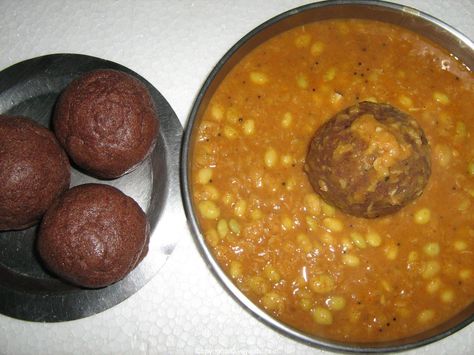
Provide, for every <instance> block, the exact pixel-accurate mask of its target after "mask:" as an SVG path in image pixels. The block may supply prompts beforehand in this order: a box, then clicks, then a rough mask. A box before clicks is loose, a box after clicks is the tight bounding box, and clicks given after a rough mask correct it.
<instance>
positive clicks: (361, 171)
mask: <svg viewBox="0 0 474 355" xmlns="http://www.w3.org/2000/svg"><path fill="white" fill-rule="evenodd" d="M305 170H306V173H307V175H308V178H309V181H310V183H311V185H312V187H313V189H314V190H315V191H316V192H317V193H319V194H320V195H321V197H322V198H323V199H324V200H326V201H327V202H329V203H331V204H333V205H334V206H336V207H338V208H339V209H341V210H342V211H343V212H346V213H348V214H351V215H354V216H357V217H365V218H375V217H379V216H384V215H387V214H390V213H394V212H396V211H398V210H399V209H401V208H402V207H403V206H405V205H406V204H408V203H409V202H411V201H413V200H414V199H416V198H417V197H419V196H420V195H421V194H422V193H423V189H424V187H425V186H426V184H427V182H428V180H429V176H430V174H431V160H430V147H429V144H428V141H427V139H426V137H425V134H424V132H423V130H422V128H421V127H420V126H419V125H418V123H417V122H416V121H415V119H414V118H412V117H411V116H409V115H407V114H405V113H403V112H402V111H400V110H398V109H396V108H395V107H393V106H391V105H388V104H379V103H372V102H361V103H359V104H356V105H354V106H351V107H349V108H347V109H345V110H344V111H342V112H340V113H338V114H336V115H335V116H334V117H332V118H331V119H329V120H328V121H326V122H325V123H324V124H323V125H322V126H321V127H320V128H319V129H318V130H317V132H316V134H315V136H314V138H313V139H312V141H311V144H310V147H309V151H308V154H307V157H306V162H305Z"/></svg>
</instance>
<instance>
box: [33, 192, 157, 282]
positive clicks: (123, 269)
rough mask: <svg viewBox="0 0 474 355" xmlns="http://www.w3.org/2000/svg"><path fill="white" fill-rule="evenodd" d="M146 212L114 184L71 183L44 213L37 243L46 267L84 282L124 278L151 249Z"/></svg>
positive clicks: (69, 280)
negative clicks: (68, 188)
mask: <svg viewBox="0 0 474 355" xmlns="http://www.w3.org/2000/svg"><path fill="white" fill-rule="evenodd" d="M149 238H150V226H149V223H148V219H147V216H146V214H145V213H144V212H143V210H142V209H141V208H140V206H139V205H138V204H137V203H136V202H135V200H134V199H132V198H131V197H128V196H127V195H125V194H124V193H123V192H121V191H120V190H118V189H116V188H115V187H112V186H109V185H103V184H84V185H79V186H75V187H73V188H71V189H70V190H68V191H67V192H66V193H64V194H63V195H62V196H61V198H60V199H58V200H57V201H56V202H55V203H54V204H53V205H52V206H51V208H50V209H49V210H48V211H47V212H46V214H45V215H44V218H43V221H42V222H41V225H40V230H39V234H38V239H37V248H38V252H39V255H40V257H41V259H42V260H43V262H44V264H45V265H46V267H47V268H48V269H49V270H51V271H52V272H53V273H54V274H56V275H57V276H59V277H60V278H62V279H64V280H66V281H68V282H70V283H72V284H75V285H77V286H82V287H86V288H99V287H104V286H107V285H110V284H113V283H115V282H117V281H119V280H121V279H123V278H124V277H125V276H126V275H127V274H128V273H130V272H131V271H132V270H133V269H134V268H135V267H136V266H137V265H138V264H139V263H140V261H141V260H142V259H143V258H144V257H145V255H146V254H147V252H148V242H149Z"/></svg>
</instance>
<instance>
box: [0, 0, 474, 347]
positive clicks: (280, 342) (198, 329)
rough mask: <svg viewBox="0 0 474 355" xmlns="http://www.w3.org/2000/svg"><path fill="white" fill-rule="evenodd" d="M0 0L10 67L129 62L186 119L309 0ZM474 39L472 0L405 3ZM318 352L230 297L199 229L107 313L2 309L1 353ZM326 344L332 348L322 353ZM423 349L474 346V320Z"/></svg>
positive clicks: (0, 63) (0, 41)
mask: <svg viewBox="0 0 474 355" xmlns="http://www.w3.org/2000/svg"><path fill="white" fill-rule="evenodd" d="M308 2H309V1H297V0H294V1H290V0H279V1H273V0H265V1H262V0H240V1H230V0H228V1H219V0H215V1H212V0H202V1H184V0H176V1H153V2H151V1H149V2H145V1H105V0H104V1H89V2H85V1H67V2H65V1H34V2H33V1H18V0H16V1H9V2H7V1H6V0H0V13H1V14H2V21H1V22H0V48H1V50H2V52H1V56H0V70H1V69H3V68H6V67H8V66H10V65H12V64H14V63H16V62H19V61H21V60H25V59H28V58H32V57H36V56H39V55H44V54H50V53H67V52H69V53H82V54H88V55H93V56H97V57H101V58H104V59H108V60H112V61H115V62H118V63H120V64H122V65H125V66H127V67H129V68H130V69H132V70H134V71H136V72H138V73H139V74H140V75H142V76H144V77H145V78H146V79H147V80H149V81H150V82H151V83H152V84H153V85H154V86H155V87H156V88H158V90H159V91H160V92H161V93H162V94H163V95H164V96H165V97H166V98H167V100H168V101H169V102H170V104H171V106H172V107H173V108H174V110H175V112H176V114H177V115H178V117H179V118H180V120H181V122H182V123H183V124H184V123H185V120H186V117H187V115H188V113H189V110H190V108H191V105H192V102H193V100H194V97H195V96H196V94H197V92H198V90H199V88H200V86H201V84H202V82H203V81H204V79H205V77H206V76H207V74H208V73H209V72H210V70H211V69H212V68H213V66H214V65H215V64H216V63H217V61H218V60H219V59H220V57H221V56H222V55H223V54H224V53H225V52H226V51H227V49H229V48H230V47H231V45H233V44H234V43H235V42H236V41H237V40H239V39H240V38H241V37H242V36H243V35H244V34H246V33H247V32H249V31H250V30H251V29H253V28H254V27H255V26H257V25H259V24H260V23H262V22H263V21H265V20H267V19H269V18H271V17H273V16H274V15H277V14H278V13H280V12H283V11H285V10H288V9H290V8H293V7H296V6H298V5H301V4H304V3H308ZM397 2H400V3H403V4H405V5H409V6H413V7H416V8H418V9H420V10H422V11H424V12H428V13H430V14H432V15H434V16H436V17H438V18H440V19H441V20H443V21H445V22H447V23H449V24H451V25H453V26H454V27H456V28H458V29H459V30H461V31H462V32H463V33H464V34H466V35H467V36H468V37H470V38H474V1H473V0H458V1H446V0H409V1H397ZM311 351H313V352H315V353H317V352H318V350H315V349H311V348H309V347H307V346H305V345H302V344H299V343H297V342H295V341H293V340H290V339H288V338H286V337H283V336H281V335H279V334H277V333H276V332H274V331H273V330H271V329H269V328H268V327H266V326H264V325H263V324H261V323H260V322H258V321H257V320H256V319H255V318H253V317H252V316H251V315H249V314H248V313H247V312H244V311H243V310H242V308H241V307H240V306H239V305H238V304H237V303H236V302H235V301H234V300H233V299H232V298H231V297H230V296H228V295H227V294H226V292H225V291H224V290H223V289H222V287H221V286H220V285H219V284H218V282H217V281H216V280H215V279H214V277H213V276H212V275H211V273H210V272H209V271H208V270H207V268H206V266H205V264H204V262H203V261H202V258H201V256H200V255H199V253H198V251H197V249H196V246H195V244H194V243H193V241H192V238H191V235H190V234H187V235H183V236H181V241H180V243H179V245H178V247H177V249H176V250H175V252H174V253H173V255H172V256H171V258H170V259H169V261H168V262H167V264H166V265H165V266H164V268H163V269H161V271H160V273H159V274H158V275H157V276H156V277H155V278H154V279H153V280H152V281H150V283H149V284H148V285H146V286H145V287H144V288H143V289H142V290H140V291H139V292H138V293H137V294H135V295H134V296H133V297H131V298H130V299H128V300H126V301H125V302H123V303H121V304H119V305H118V306H116V307H114V308H112V309H110V310H108V311H106V312H103V313H101V314H99V315H96V316H93V317H90V318H86V319H82V320H78V321H72V322H66V323H56V324H41V323H29V322H24V321H19V320H15V319H11V318H7V317H4V316H0V353H1V354H72V353H75V354H79V353H81V354H85V353H93V354H96V353H100V354H147V353H166V354H170V353H178V354H182V353H184V354H187V353H212V354H238V353H241V354H247V353H252V354H256V353H258V354H260V353H275V354H276V353H278V354H282V353H289V354H291V353H293V354H296V353H297V354H301V353H308V352H311ZM320 352H321V353H323V352H322V351H320ZM410 353H416V354H473V353H474V324H471V326H469V327H467V328H465V329H463V330H462V331H460V332H458V333H457V334H455V335H453V336H451V337H449V338H447V339H444V340H442V341H440V342H437V343H436V344H433V345H429V346H425V347H423V348H420V349H417V350H416V351H413V352H410Z"/></svg>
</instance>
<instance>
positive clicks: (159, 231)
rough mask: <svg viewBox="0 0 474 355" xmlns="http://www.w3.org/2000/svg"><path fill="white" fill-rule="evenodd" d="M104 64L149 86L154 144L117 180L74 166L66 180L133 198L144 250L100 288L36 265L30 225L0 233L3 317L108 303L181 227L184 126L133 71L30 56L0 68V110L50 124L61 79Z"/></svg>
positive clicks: (141, 278)
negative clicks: (120, 276)
mask: <svg viewBox="0 0 474 355" xmlns="http://www.w3.org/2000/svg"><path fill="white" fill-rule="evenodd" d="M105 68H108V69H116V70H121V71H123V72H126V73H128V74H131V75H132V76H134V77H136V78H137V79H139V80H140V81H141V82H143V83H144V84H145V85H146V86H147V88H148V90H149V91H150V93H151V96H152V98H153V100H154V102H155V105H156V107H157V111H158V117H159V120H160V130H159V137H158V140H157V145H156V147H155V149H154V151H153V153H152V154H151V156H150V157H149V158H148V159H146V160H145V161H144V162H143V163H142V164H141V165H140V166H139V167H138V168H137V169H136V170H135V171H133V172H132V173H130V174H127V175H125V176H123V177H121V178H119V179H116V180H106V181H103V180H97V179H95V178H92V177H90V176H88V175H86V174H84V173H83V172H80V171H79V170H77V169H75V168H73V169H72V176H71V186H75V185H80V184H83V183H87V182H100V183H105V184H109V185H113V186H115V187H117V188H119V189H120V190H122V191H123V192H124V193H125V194H127V195H128V196H131V197H133V198H134V199H135V200H136V201H137V202H138V204H139V205H140V206H141V207H142V209H143V210H144V211H145V212H146V213H147V215H148V218H149V220H150V225H151V233H152V234H151V238H150V248H149V252H148V255H147V256H146V257H145V259H144V260H143V261H142V262H141V263H140V265H139V266H138V267H137V268H136V269H135V270H134V271H133V272H132V273H130V274H129V275H128V276H127V277H126V278H125V279H124V280H122V281H120V282H117V283H115V284H113V285H111V286H109V287H106V288H102V289H95V290H92V289H83V288H78V287H74V286H71V285H69V284H67V283H64V282H62V281H61V280H59V279H57V278H55V277H54V276H52V275H50V274H49V273H48V272H47V271H46V270H45V269H44V268H43V267H42V265H41V263H40V260H39V258H38V257H37V255H36V251H35V235H36V228H37V227H36V226H34V227H32V228H29V229H26V230H23V231H14V232H3V233H0V313H3V314H5V315H7V316H10V317H15V318H19V319H24V320H30V321H41V322H57V321H67V320H73V319H78V318H84V317H87V316H90V315H93V314H96V313H99V312H102V311H104V310H106V309H108V308H110V307H113V306H114V305H116V304H118V303H120V302H121V301H123V300H125V299H126V298H128V297H129V296H131V295H133V294H134V293H135V292H136V291H138V290H139V289H140V288H141V287H142V286H143V285H145V284H146V283H147V282H148V281H149V280H150V279H151V278H152V277H153V276H154V275H155V274H156V273H157V272H158V270H159V269H160V268H161V267H162V266H163V265H164V263H165V262H166V260H167V258H168V256H169V255H170V254H171V253H172V251H173V249H174V247H175V246H176V243H177V241H178V236H180V235H183V233H184V232H183V231H185V230H186V222H185V218H184V214H183V213H182V207H181V206H182V205H181V198H180V190H179V183H178V181H179V170H178V157H179V148H180V140H181V135H182V127H181V124H180V123H179V120H178V118H177V117H176V114H175V113H174V112H173V109H172V108H171V106H170V105H169V104H168V102H167V101H166V100H165V98H164V97H163V96H162V95H161V94H160V93H159V92H158V91H157V90H156V89H155V88H154V87H153V86H152V85H151V84H150V83H148V82H147V81H146V80H145V79H143V78H142V77H140V76H139V75H138V74H136V73H134V72H132V71H131V70H130V69H127V68H125V67H123V66H121V65H119V64H116V63H113V62H110V61H106V60H103V59H99V58H94V57H89V56H85V55H77V54H54V55H47V56H43V57H38V58H34V59H30V60H27V61H24V62H21V63H18V64H15V65H13V66H11V67H9V68H7V69H5V70H3V71H2V72H0V113H5V114H11V115H24V116H28V117H31V118H32V119H34V120H36V121H37V122H39V123H41V124H42V125H44V126H46V127H49V126H50V118H51V114H52V112H53V109H54V105H55V102H56V100H57V98H58V96H59V94H60V92H61V91H62V90H63V89H64V88H65V87H66V85H67V84H69V83H70V82H71V80H73V79H75V78H76V77H78V76H80V75H81V74H83V73H85V72H88V71H91V70H95V69H105Z"/></svg>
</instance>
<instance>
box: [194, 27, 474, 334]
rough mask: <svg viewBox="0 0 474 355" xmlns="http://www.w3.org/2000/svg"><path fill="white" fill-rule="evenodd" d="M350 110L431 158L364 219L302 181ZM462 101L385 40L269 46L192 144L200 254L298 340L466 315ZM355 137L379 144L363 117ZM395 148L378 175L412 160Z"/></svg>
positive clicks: (446, 74)
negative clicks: (416, 187)
mask: <svg viewBox="0 0 474 355" xmlns="http://www.w3.org/2000/svg"><path fill="white" fill-rule="evenodd" d="M361 102H369V103H381V104H384V105H385V104H388V105H391V106H393V107H395V108H396V109H397V110H399V111H400V112H403V113H404V114H406V115H408V116H409V117H411V118H413V119H414V120H415V121H416V122H417V124H418V125H419V127H420V128H421V129H422V130H423V132H424V135H425V136H426V138H425V139H426V143H427V146H428V147H429V151H428V154H429V159H430V162H429V164H430V166H428V168H429V169H430V172H431V175H430V176H429V179H426V181H425V182H423V183H422V185H423V189H422V191H416V193H415V195H416V196H414V198H412V199H411V200H410V201H409V202H408V203H407V204H406V205H404V206H403V207H402V208H400V209H398V210H396V211H391V212H392V213H388V214H385V215H381V216H369V217H376V218H362V217H360V216H354V215H352V214H350V213H346V212H343V210H342V209H340V208H336V207H335V206H334V205H333V204H330V203H327V202H326V201H327V199H326V198H324V199H323V197H324V196H323V195H320V194H319V193H316V192H315V191H317V189H313V187H312V185H311V183H310V181H309V178H308V174H307V171H305V164H307V161H306V160H307V156H308V150H309V147H310V144H311V141H312V139H313V137H314V136H315V132H316V131H317V130H318V128H320V127H321V126H323V125H324V123H325V122H327V121H328V120H329V119H330V118H331V117H333V116H335V115H336V114H338V113H339V112H341V111H343V110H346V109H347V108H349V107H351V106H353V105H356V104H359V103H361ZM473 102H474V75H473V74H472V72H470V71H469V70H468V69H467V68H466V67H464V66H463V65H462V63H459V62H458V61H457V60H456V59H455V58H453V57H452V56H450V55H449V53H447V52H446V51H444V50H443V49H440V48H439V47H437V46H436V45H434V44H432V43H431V42H429V41H427V40H425V39H424V38H422V37H420V36H418V35H416V34H414V33H412V32H409V31H407V30H404V29H401V28H399V27H395V26H393V25H388V24H383V23H378V22H372V21H366V20H331V21H321V22H318V23H314V24H310V25H305V26H303V27H298V28H295V29H292V30H290V31H287V32H284V33H282V34H280V35H278V36H276V37H274V38H272V39H270V40H268V41H267V42H265V43H264V44H262V45H260V46H259V47H257V48H256V49H254V50H253V51H252V52H251V53H250V54H248V55H247V56H246V57H245V58H243V59H242V60H241V62H240V63H239V64H238V65H236V66H235V67H234V68H233V69H232V71H231V72H230V73H229V74H228V75H227V77H226V78H225V79H224V81H223V82H222V83H221V85H220V87H219V88H218V89H217V91H216V92H215V94H214V96H213V97H212V99H211V101H210V103H209V105H208V107H207V109H206V111H205V113H204V115H203V117H202V119H201V120H200V121H199V122H198V123H197V127H196V131H195V133H194V141H193V142H194V143H193V150H192V151H193V153H192V154H193V156H192V173H191V178H192V194H193V202H194V206H195V210H196V214H197V217H198V220H199V225H200V229H201V231H202V234H203V236H204V238H205V239H206V242H207V244H208V245H209V247H210V248H211V250H212V251H213V254H214V256H215V258H216V259H217V261H218V262H219V263H220V265H221V266H222V268H223V269H224V270H225V271H226V272H227V274H228V276H229V277H230V278H231V279H232V280H233V282H234V283H235V284H236V285H237V286H238V287H239V289H240V290H242V291H243V292H244V293H245V295H247V296H248V297H249V298H250V299H251V300H252V301H253V302H254V303H255V304H257V305H259V306H260V307H261V308H262V309H264V310H265V311H266V312H267V313H269V314H270V315H272V316H273V317H275V318H277V319H279V320H280V321H282V322H284V323H286V324H288V325H290V326H293V327H295V328H297V329H300V330H302V331H304V332H307V333H309V334H313V335H316V336H322V337H326V338H330V339H334V340H339V341H349V342H373V341H385V340H393V339H400V338H403V337H407V336H411V335H414V334H417V333H419V332H422V331H424V330H427V329H429V328H432V327H434V326H436V325H437V324H439V323H441V322H443V321H445V320H447V319H449V318H451V317H452V316H453V315H455V314H456V313H458V312H460V311H461V310H463V309H464V308H465V307H466V306H467V305H469V304H471V303H472V302H473V300H474V255H473V253H474V213H473V212H474V204H473V202H474V141H473V136H472V135H473V134H474V117H473V110H472V103H473ZM354 122H355V121H354ZM352 126H353V127H351V129H352V130H353V131H356V132H358V134H360V135H362V136H367V135H369V136H373V135H376V133H377V132H378V131H377V122H376V121H374V118H373V117H371V115H369V116H367V115H365V116H364V117H361V119H360V120H358V121H357V122H355V123H353V124H352ZM364 129H368V130H369V131H368V132H366V133H364V131H363V130H364ZM382 131H383V130H382ZM382 133H383V132H382ZM387 137H388V138H387V139H391V138H390V135H388V136H387ZM384 142H385V143H386V142H387V141H386V140H383V139H382V141H381V142H379V143H380V145H383V144H384ZM393 147H396V148H397V147H398V148H397V149H398V150H395V151H396V154H394V155H393V154H392V155H390V154H388V155H387V154H385V155H384V160H383V161H382V164H380V165H379V169H378V170H377V171H378V172H379V173H380V174H382V175H383V174H386V173H387V171H388V170H390V169H391V167H392V166H393V165H394V164H396V163H397V161H399V160H403V159H404V158H406V157H408V156H410V148H409V147H408V148H406V149H405V148H403V146H397V145H396V144H393V145H392V148H393ZM392 148H390V149H392ZM340 149H343V148H340ZM374 149H375V148H374ZM306 169H307V168H306ZM341 171H342V172H341V174H346V175H347V176H348V177H350V176H351V170H350V169H349V167H348V168H347V169H345V170H344V169H342V170H341ZM425 184H426V185H425ZM410 186H411V185H410ZM321 196H323V197H321ZM388 270H389V271H390V272H388Z"/></svg>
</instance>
